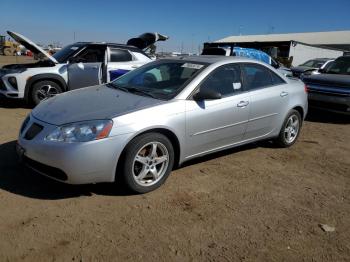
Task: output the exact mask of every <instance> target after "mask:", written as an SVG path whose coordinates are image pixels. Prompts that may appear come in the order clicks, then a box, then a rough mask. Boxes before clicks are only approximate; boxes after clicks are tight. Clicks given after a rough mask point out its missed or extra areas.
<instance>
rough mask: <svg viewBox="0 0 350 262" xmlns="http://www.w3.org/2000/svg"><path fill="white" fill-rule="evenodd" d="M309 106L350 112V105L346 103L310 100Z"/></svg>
mask: <svg viewBox="0 0 350 262" xmlns="http://www.w3.org/2000/svg"><path fill="white" fill-rule="evenodd" d="M309 106H310V107H320V108H324V109H329V110H335V111H340V112H349V111H348V110H349V106H347V105H344V104H336V103H331V102H323V101H316V100H309Z"/></svg>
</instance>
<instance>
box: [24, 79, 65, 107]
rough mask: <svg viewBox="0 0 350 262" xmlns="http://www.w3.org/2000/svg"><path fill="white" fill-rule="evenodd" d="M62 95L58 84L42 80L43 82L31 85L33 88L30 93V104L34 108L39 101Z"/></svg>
mask: <svg viewBox="0 0 350 262" xmlns="http://www.w3.org/2000/svg"><path fill="white" fill-rule="evenodd" d="M60 93H62V88H61V87H60V85H59V84H57V83H55V82H53V81H49V80H44V81H39V82H36V83H35V84H34V85H33V88H32V90H31V92H30V97H31V101H32V103H33V104H34V105H35V106H36V105H38V104H39V103H40V102H41V101H43V100H45V99H47V98H50V97H53V96H55V95H58V94H60Z"/></svg>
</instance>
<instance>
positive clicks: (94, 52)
mask: <svg viewBox="0 0 350 262" xmlns="http://www.w3.org/2000/svg"><path fill="white" fill-rule="evenodd" d="M105 60H106V46H104V45H90V46H87V47H86V48H84V49H83V50H81V51H80V52H79V53H78V54H77V55H75V57H74V62H71V63H69V65H68V69H67V70H68V87H69V89H70V90H73V89H77V88H82V87H87V86H93V85H99V84H101V83H103V82H104V79H105V76H104V71H103V68H104V65H105Z"/></svg>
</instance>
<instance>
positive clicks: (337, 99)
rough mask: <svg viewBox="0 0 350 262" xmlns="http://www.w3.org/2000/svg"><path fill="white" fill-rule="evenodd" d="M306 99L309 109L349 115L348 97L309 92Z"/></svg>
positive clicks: (349, 98) (349, 102)
mask: <svg viewBox="0 0 350 262" xmlns="http://www.w3.org/2000/svg"><path fill="white" fill-rule="evenodd" d="M308 99H309V107H313V108H319V109H323V110H327V111H331V112H337V113H343V114H349V115H350V96H341V95H331V94H322V93H313V92H310V93H309V94H308Z"/></svg>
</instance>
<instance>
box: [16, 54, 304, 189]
mask: <svg viewBox="0 0 350 262" xmlns="http://www.w3.org/2000/svg"><path fill="white" fill-rule="evenodd" d="M306 113H307V94H306V91H305V87H304V84H303V83H302V82H300V81H299V80H296V79H289V78H286V77H284V76H283V75H281V74H279V73H278V72H277V71H276V70H275V69H274V68H272V67H271V66H269V65H266V64H264V63H261V62H258V61H255V60H250V59H246V58H238V57H216V56H199V57H198V56H197V57H186V58H178V59H164V60H158V61H155V62H152V63H149V64H147V65H145V66H142V67H140V68H138V69H136V70H134V71H132V72H130V73H128V74H126V75H124V76H122V77H120V78H118V79H116V80H115V81H113V82H111V83H109V84H106V85H100V86H93V87H88V88H84V89H80V90H76V91H71V92H67V93H64V94H60V95H57V96H55V97H52V98H50V99H47V100H46V101H44V102H42V103H40V104H39V105H38V106H37V107H36V108H34V110H33V111H32V112H31V114H30V115H29V116H28V117H27V118H26V119H25V121H24V123H23V124H22V127H21V130H20V134H19V138H18V143H17V152H18V154H19V156H20V159H21V161H22V162H23V163H24V164H26V165H27V166H29V167H30V168H32V169H34V170H36V171H37V172H39V173H41V174H43V175H46V176H48V177H51V178H53V179H55V180H58V181H62V182H66V183H71V184H85V183H99V182H114V181H117V182H118V183H119V182H120V183H124V184H125V186H127V187H128V188H129V189H130V190H132V191H134V192H138V193H145V192H149V191H152V190H154V189H156V188H158V187H159V186H160V185H161V184H163V183H164V181H165V180H166V179H167V177H168V176H169V174H170V172H171V170H172V169H173V167H174V166H175V165H180V164H182V163H183V162H185V161H187V160H189V159H192V158H195V157H198V156H202V155H205V154H209V153H212V152H215V151H219V150H223V149H227V148H231V147H235V146H238V145H242V144H247V143H251V142H254V141H258V140H262V139H264V140H266V139H268V140H273V141H275V142H276V143H277V144H278V145H280V146H282V147H289V146H291V145H293V144H294V143H295V142H296V140H297V138H298V135H299V133H300V129H301V126H302V122H303V119H304V118H305V115H306Z"/></svg>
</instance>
